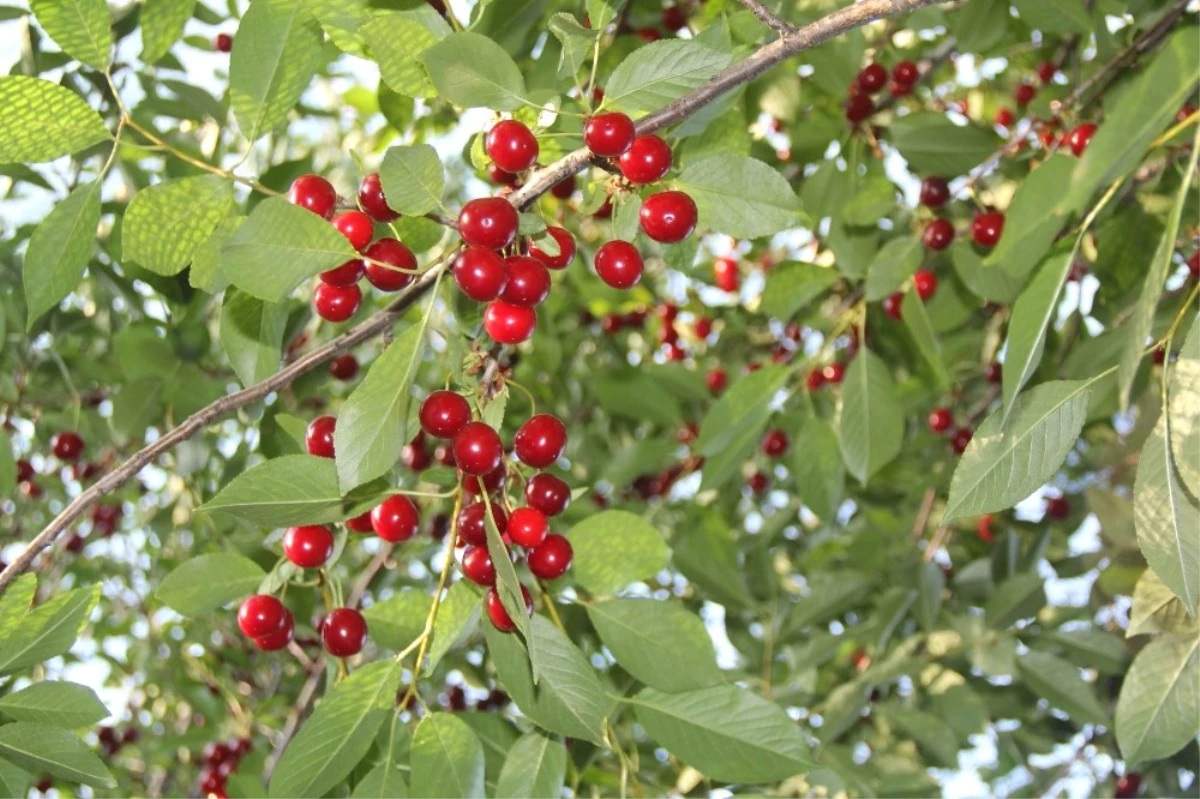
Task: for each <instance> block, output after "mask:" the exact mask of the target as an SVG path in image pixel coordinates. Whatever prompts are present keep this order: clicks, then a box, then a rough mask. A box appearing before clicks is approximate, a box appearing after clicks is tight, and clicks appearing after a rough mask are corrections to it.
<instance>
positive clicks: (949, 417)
mask: <svg viewBox="0 0 1200 799" xmlns="http://www.w3.org/2000/svg"><path fill="white" fill-rule="evenodd" d="M953 424H954V414H953V413H951V412H950V409H949V408H934V409H933V410H932V411H930V412H929V429H930V430H932V431H933V432H935V433H944V432H946V431H947V430H949V429H950V426H951V425H953Z"/></svg>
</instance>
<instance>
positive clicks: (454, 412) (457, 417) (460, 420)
mask: <svg viewBox="0 0 1200 799" xmlns="http://www.w3.org/2000/svg"><path fill="white" fill-rule="evenodd" d="M420 418H421V429H423V430H424V431H425V432H426V433H428V434H429V435H431V436H433V437H434V438H454V435H455V434H456V433H458V431H459V430H462V429H463V428H464V427H466V425H467V422H469V421H471V405H470V403H468V402H467V400H466V399H465V398H464V397H463V396H462V395H460V394H455V393H454V392H453V391H435V392H433V393H432V394H430V395H429V396H428V397H426V398H425V401H424V402H422V403H421V412H420Z"/></svg>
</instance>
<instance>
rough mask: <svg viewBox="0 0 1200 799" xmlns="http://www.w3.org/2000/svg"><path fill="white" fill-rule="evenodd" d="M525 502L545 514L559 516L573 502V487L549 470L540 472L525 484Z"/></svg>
mask: <svg viewBox="0 0 1200 799" xmlns="http://www.w3.org/2000/svg"><path fill="white" fill-rule="evenodd" d="M525 502H526V504H528V505H529V507H531V508H534V509H536V510H539V511H541V512H542V515H544V516H557V515H558V514H560V513H562V512H563V511H565V510H566V509H567V506H568V505H570V504H571V487H570V486H568V485H567V484H566V483H565V482H563V481H562V480H561V479H560V478H558V477H555V476H554V475H552V474H550V473H549V472H539V473H537V474H535V475H534V476H533V477H531V478H529V482H528V483H526V484H525Z"/></svg>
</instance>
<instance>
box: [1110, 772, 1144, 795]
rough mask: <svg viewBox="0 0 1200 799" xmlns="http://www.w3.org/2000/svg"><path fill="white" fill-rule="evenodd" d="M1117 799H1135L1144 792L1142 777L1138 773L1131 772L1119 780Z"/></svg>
mask: <svg viewBox="0 0 1200 799" xmlns="http://www.w3.org/2000/svg"><path fill="white" fill-rule="evenodd" d="M1115 788H1116V791H1115V793H1114V794H1113V796H1114V797H1115V798H1116V799H1133V797H1135V796H1137V795H1138V793H1139V792H1140V791H1141V790H1142V777H1141V775H1140V774H1138V773H1137V772H1132V771H1131V772H1130V773H1128V774H1125V775H1124V776H1121V777H1118V778H1117V784H1116V786H1115Z"/></svg>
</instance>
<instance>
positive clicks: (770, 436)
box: [762, 430, 790, 458]
mask: <svg viewBox="0 0 1200 799" xmlns="http://www.w3.org/2000/svg"><path fill="white" fill-rule="evenodd" d="M789 443H790V442H789V441H788V435H787V433H785V432H783V431H782V430H769V431H767V434H766V435H764V436H763V439H762V451H763V454H764V455H766V456H767V457H768V458H778V457H780V456H781V455H783V453H785V452H787V448H788V444H789Z"/></svg>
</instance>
